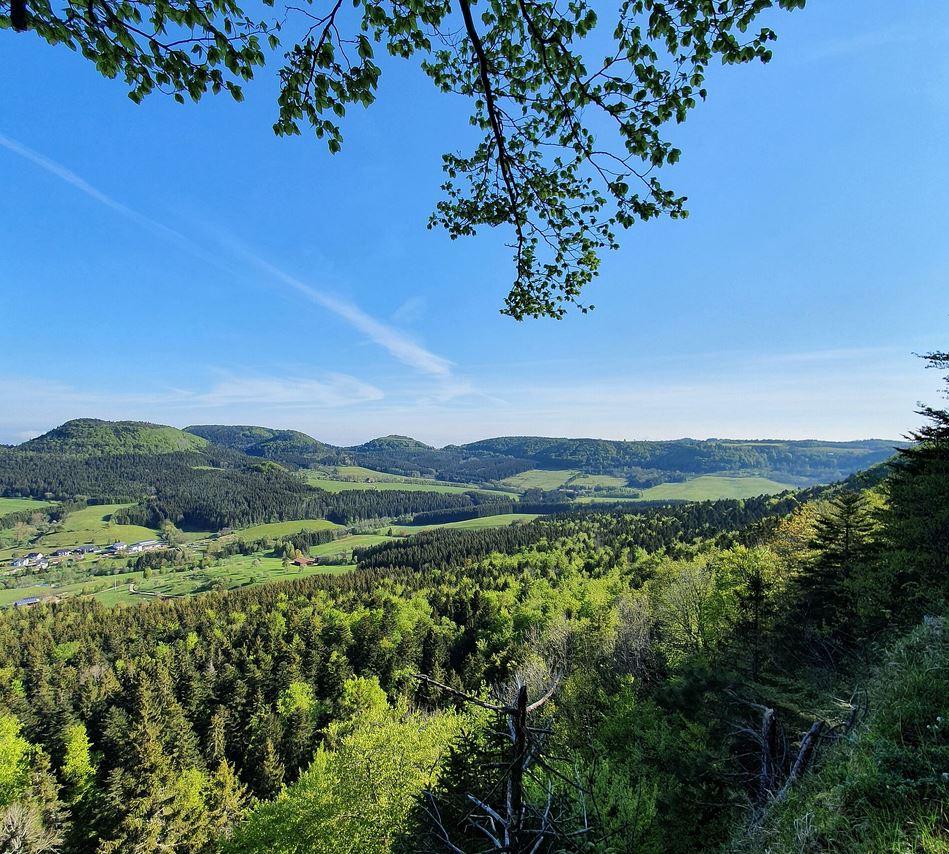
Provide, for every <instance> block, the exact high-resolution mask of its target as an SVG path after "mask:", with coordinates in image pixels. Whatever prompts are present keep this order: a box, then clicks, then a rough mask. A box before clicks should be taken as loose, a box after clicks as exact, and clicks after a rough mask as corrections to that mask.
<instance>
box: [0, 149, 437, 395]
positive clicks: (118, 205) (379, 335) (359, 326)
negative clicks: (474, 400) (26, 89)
mask: <svg viewBox="0 0 949 854" xmlns="http://www.w3.org/2000/svg"><path fill="white" fill-rule="evenodd" d="M0 146H2V147H3V148H5V149H7V150H8V151H10V152H12V153H13V154H16V155H18V156H19V157H22V158H23V159H25V160H27V161H29V162H30V163H32V164H33V165H35V166H37V167H39V168H40V169H43V170H44V171H46V172H48V173H50V174H51V175H55V176H56V177H57V178H59V179H60V180H62V181H65V182H66V183H67V184H69V185H70V186H72V187H74V188H75V189H77V190H79V191H80V192H81V193H84V194H85V195H87V196H88V197H89V198H91V199H93V200H95V201H97V202H99V204H102V205H104V206H105V207H107V208H109V209H110V210H113V211H115V212H116V213H118V214H120V215H121V216H123V217H126V218H127V219H130V220H132V221H133V222H136V223H138V224H139V225H141V226H143V227H145V228H147V229H149V230H150V231H153V232H155V233H158V234H160V235H163V236H164V237H166V238H168V239H170V240H173V241H174V242H175V243H176V244H178V245H179V246H181V247H182V248H183V249H185V250H187V251H189V252H191V253H192V254H193V255H196V256H197V257H199V258H201V259H202V260H204V261H207V262H208V263H211V264H213V265H214V266H216V267H218V268H220V269H223V270H225V271H226V272H228V273H233V272H234V268H233V266H232V265H229V264H227V263H226V262H225V261H223V260H222V259H220V258H218V257H217V256H214V255H212V254H211V253H210V252H208V251H207V250H206V249H205V248H204V247H202V246H201V245H200V244H198V243H196V242H195V241H194V240H192V239H191V238H189V237H187V236H186V235H184V234H182V233H181V232H180V231H177V230H176V229H174V228H171V227H169V226H167V225H165V224H164V223H162V222H159V221H158V220H155V219H152V218H151V217H149V216H146V215H144V214H142V213H139V212H138V211H136V210H134V209H133V208H130V207H128V205H125V204H123V203H122V202H119V201H117V200H116V199H114V198H112V197H111V196H109V195H108V194H107V193H104V192H102V191H101V190H99V189H98V188H97V187H94V186H93V185H92V184H90V183H89V182H88V181H86V180H85V179H84V178H82V177H81V176H80V175H77V174H76V173H75V172H73V171H72V170H71V169H69V168H67V167H66V166H64V165H63V164H61V163H57V162H56V161H54V160H51V159H50V158H48V157H46V156H44V155H42V154H40V153H39V152H37V151H34V150H33V149H31V148H29V147H28V146H25V145H23V144H22V143H20V142H18V141H16V140H14V139H11V138H10V137H8V136H5V135H3V134H0ZM223 242H224V243H225V244H227V245H229V246H230V248H231V249H232V250H233V251H235V252H236V253H237V254H238V255H239V256H240V257H241V258H242V259H243V260H244V261H249V262H251V263H252V264H253V265H254V266H255V267H256V268H257V269H258V270H260V271H262V272H264V273H266V274H267V275H268V276H269V277H270V278H272V279H275V280H276V281H278V282H281V283H282V284H284V285H286V286H289V287H290V288H291V289H293V290H294V291H296V292H297V293H298V294H300V295H301V296H303V297H304V298H306V299H308V300H309V301H310V302H313V303H315V304H316V305H319V306H320V307H322V308H324V309H326V310H327V311H330V312H332V313H333V314H335V315H336V316H337V317H339V318H340V319H342V320H343V321H345V322H346V323H347V324H348V325H349V326H351V327H352V328H353V329H355V330H357V331H358V332H359V333H361V334H362V335H364V336H365V337H366V338H368V339H369V340H370V341H372V342H373V343H374V344H377V345H378V346H380V347H382V348H383V349H384V350H386V351H387V352H388V353H389V354H390V355H391V356H392V357H393V358H395V359H397V360H398V361H400V362H402V364H404V365H408V366H409V367H411V368H413V369H415V370H417V371H419V372H421V373H423V374H426V375H428V376H431V377H435V378H438V379H446V378H448V377H450V376H451V368H452V362H451V361H449V360H448V359H446V358H444V357H443V356H439V355H437V354H436V353H433V352H432V351H431V350H428V349H426V348H425V347H423V346H422V345H421V344H419V343H417V342H416V341H414V340H412V338H410V337H409V336H408V335H406V334H404V333H403V332H400V331H399V330H398V329H396V328H394V327H392V326H389V325H388V324H386V323H383V322H382V321H380V320H377V319H376V318H375V317H372V316H371V315H370V314H367V313H366V312H365V311H363V310H362V309H361V308H359V306H357V305H355V304H354V303H352V302H348V301H346V300H343V299H340V298H338V297H335V296H332V295H331V294H327V293H325V292H323V291H321V290H318V289H316V288H314V287H312V286H311V285H309V284H306V283H305V282H303V281H301V280H300V279H298V278H297V277H295V276H292V275H290V274H289V273H287V272H285V271H284V270H282V269H280V268H279V267H277V266H276V265H275V264H272V263H271V262H269V261H267V260H266V259H264V258H262V257H261V256H259V255H257V254H256V253H254V252H252V251H250V250H249V249H247V248H246V247H243V246H242V245H240V244H239V243H238V242H237V241H236V240H234V239H232V238H229V237H225V238H224V239H223Z"/></svg>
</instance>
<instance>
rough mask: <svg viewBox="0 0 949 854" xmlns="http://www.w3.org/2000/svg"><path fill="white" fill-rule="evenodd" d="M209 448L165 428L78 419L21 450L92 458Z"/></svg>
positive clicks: (200, 440) (199, 438)
mask: <svg viewBox="0 0 949 854" xmlns="http://www.w3.org/2000/svg"><path fill="white" fill-rule="evenodd" d="M207 444H208V443H207V441H206V440H205V439H202V438H201V437H200V436H196V435H193V434H191V433H186V432H185V431H184V430H178V429H176V428H175V427H167V426H165V425H163V424H149V423H148V422H145V421H100V420H99V419H97V418H76V419H75V420H73V421H67V422H66V423H65V424H63V425H62V426H60V427H56V428H55V429H53V430H50V431H49V432H48V433H44V434H43V435H42V436H38V437H37V438H35V439H30V441H28V442H24V443H23V444H22V445H19V446H18V447H19V449H20V450H22V451H31V452H36V453H47V454H62V455H64V456H70V457H74V456H75V457H91V456H117V455H122V454H172V453H177V452H179V451H201V450H204V449H206V448H207Z"/></svg>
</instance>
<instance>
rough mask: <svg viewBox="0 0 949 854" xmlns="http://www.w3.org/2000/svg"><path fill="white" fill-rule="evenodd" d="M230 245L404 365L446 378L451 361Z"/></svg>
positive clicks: (265, 261)
mask: <svg viewBox="0 0 949 854" xmlns="http://www.w3.org/2000/svg"><path fill="white" fill-rule="evenodd" d="M231 246H232V248H233V249H234V250H235V251H236V252H238V253H240V255H241V256H242V257H243V258H244V259H245V260H247V261H249V262H250V263H252V264H253V265H254V266H256V267H257V268H258V269H260V270H262V271H264V272H265V273H267V274H268V275H269V276H271V277H272V278H274V279H277V280H278V281H281V282H283V283H284V284H285V285H288V286H289V287H291V288H293V289H294V290H295V291H296V292H297V293H299V294H301V295H302V296H304V297H306V298H307V299H309V300H310V301H312V302H315V303H316V304H317V305H320V306H322V307H323V308H325V309H327V310H328V311H331V312H333V314H335V315H337V316H338V317H341V318H343V320H345V321H346V322H347V323H348V324H349V325H350V326H352V327H353V328H354V329H357V330H358V331H359V332H361V333H362V334H363V335H365V336H366V337H367V338H369V339H370V340H371V341H373V342H374V343H376V344H378V345H379V346H380V347H382V348H383V349H385V350H387V351H388V352H389V354H390V355H391V356H393V357H394V358H396V359H398V360H399V361H400V362H402V363H403V364H405V365H408V366H409V367H411V368H414V369H415V370H417V371H420V372H421V373H423V374H429V375H430V376H433V377H448V376H449V375H450V374H451V366H452V363H451V362H450V361H449V360H448V359H445V358H443V357H442V356H439V355H437V354H435V353H433V352H432V351H431V350H427V349H425V348H424V347H422V346H421V345H420V344H418V343H416V342H415V341H413V340H412V339H411V338H410V337H409V336H407V335H405V334H404V333H402V332H400V331H399V330H397V329H395V328H394V327H392V326H389V325H387V324H385V323H382V322H381V321H379V320H376V318H374V317H372V316H371V315H368V314H366V312H364V311H363V310H362V309H361V308H359V306H357V305H355V304H353V303H351V302H347V301H345V300H342V299H339V298H338V297H334V296H330V295H329V294H327V293H324V292H323V291H319V290H317V289H316V288H314V287H311V286H310V285H308V284H306V283H305V282H302V281H300V279H298V278H297V277H296V276H291V275H290V274H289V273H287V272H285V271H284V270H281V269H280V268H279V267H277V266H275V265H274V264H271V263H270V262H269V261H267V260H265V259H264V258H261V257H260V256H259V255H256V254H255V253H253V252H251V251H250V250H248V249H247V248H246V247H243V246H241V245H240V244H238V243H237V242H236V241H231Z"/></svg>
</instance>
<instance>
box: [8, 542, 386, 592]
mask: <svg viewBox="0 0 949 854" xmlns="http://www.w3.org/2000/svg"><path fill="white" fill-rule="evenodd" d="M380 539H381V538H380ZM352 568H353V567H352V566H351V565H340V566H304V567H298V566H290V567H284V566H283V561H282V560H281V559H280V558H275V557H265V556H263V555H234V556H233V557H228V558H224V559H223V560H221V561H220V562H219V563H218V564H216V565H214V566H212V567H209V568H207V569H193V570H185V571H182V572H173V571H166V572H162V573H155V574H153V575H152V576H151V577H150V578H148V579H146V578H144V577H143V573H142V572H140V571H135V572H119V573H116V574H115V575H99V576H93V577H91V578H86V579H83V580H82V581H75V582H70V583H68V584H37V583H35V579H34V583H28V580H27V579H24V585H23V586H22V587H13V588H10V589H0V607H6V606H9V605H12V604H13V603H14V602H15V601H17V600H18V599H25V598H27V597H30V596H38V597H43V596H59V597H61V598H66V597H75V596H90V597H93V598H95V599H98V600H99V601H101V602H103V603H104V604H107V605H115V604H120V603H121V604H140V603H142V602H148V601H152V600H154V599H156V598H158V597H159V596H165V597H167V596H193V595H195V594H196V593H203V592H205V591H207V590H211V589H231V588H234V587H243V586H245V585H248V584H266V583H269V582H272V581H284V580H287V579H293V578H304V577H306V576H308V575H338V574H340V573H344V572H349V571H350V570H351V569H352ZM130 585H134V589H135V591H138V592H132V589H131V588H130ZM151 593H154V594H157V595H155V596H151V595H147V594H151ZM143 594H145V595H143Z"/></svg>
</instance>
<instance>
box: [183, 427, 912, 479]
mask: <svg viewBox="0 0 949 854" xmlns="http://www.w3.org/2000/svg"><path fill="white" fill-rule="evenodd" d="M187 430H188V432H190V433H194V434H195V435H197V436H200V437H202V438H205V439H207V440H209V441H210V442H214V443H215V444H218V445H222V446H224V447H227V448H232V449H235V450H239V451H242V452H243V453H246V454H250V455H252V456H259V457H265V458H267V459H272V460H276V461H279V462H282V463H285V464H289V465H304V466H305V465H309V464H313V463H326V462H347V461H348V462H352V463H356V464H358V465H361V466H365V467H367V468H371V469H376V470H378V471H384V472H388V473H391V474H396V475H407V476H417V475H421V476H424V477H435V478H438V479H441V480H453V481H463V482H474V483H483V482H487V481H496V480H502V479H504V478H506V477H511V476H512V475H516V474H518V473H520V472H523V471H528V470H529V469H535V468H539V469H575V470H577V471H578V472H583V473H587V474H609V475H615V476H619V477H623V478H625V479H627V480H628V481H629V483H630V485H633V486H636V485H643V486H648V485H651V484H654V483H661V482H663V481H665V480H684V479H686V478H689V477H695V476H697V475H703V474H717V473H729V474H739V475H750V474H760V475H770V476H780V477H779V478H778V479H780V480H783V481H785V482H791V483H795V484H797V485H810V484H815V483H827V482H830V481H834V480H840V479H842V478H846V477H848V476H849V475H851V474H853V473H854V472H856V471H860V470H861V469H866V468H869V467H870V466H873V465H875V464H877V463H880V462H882V461H884V460H886V459H889V458H890V457H891V456H892V455H893V453H894V449H895V447H896V446H898V445H900V444H901V443H900V442H898V441H895V440H888V439H863V440H858V441H852V442H826V441H821V440H801V441H788V440H770V439H763V440H759V439H704V440H699V439H674V440H668V441H649V442H647V441H615V440H608V439H565V438H549V437H543V436H503V437H498V438H494V439H482V440H481V441H478V442H472V443H469V444H465V445H447V446H446V447H444V448H435V447H432V446H431V445H426V444H424V443H423V442H420V441H418V440H417V439H413V438H410V437H408V436H383V437H381V438H378V439H373V440H372V441H369V442H365V443H364V444H362V445H354V446H351V447H336V446H333V445H329V444H326V443H324V442H320V441H319V440H317V439H314V438H313V437H311V436H307V435H306V434H304V433H297V432H295V431H289V430H271V429H269V428H266V427H228V426H223V425H205V426H200V427H188V428H187Z"/></svg>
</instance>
